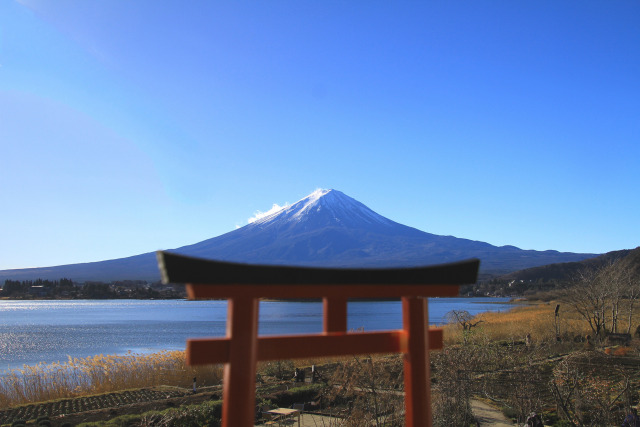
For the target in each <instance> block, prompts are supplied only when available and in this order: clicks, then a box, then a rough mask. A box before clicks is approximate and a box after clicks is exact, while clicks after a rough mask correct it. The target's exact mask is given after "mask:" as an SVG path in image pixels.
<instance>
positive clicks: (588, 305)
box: [565, 268, 611, 337]
mask: <svg viewBox="0 0 640 427" xmlns="http://www.w3.org/2000/svg"><path fill="white" fill-rule="evenodd" d="M610 294H611V290H610V288H609V287H608V286H606V282H605V281H604V275H603V274H602V270H601V269H590V268H586V269H583V270H581V271H580V272H579V273H578V275H577V276H576V277H575V278H574V279H573V286H571V287H570V288H569V289H568V290H567V293H566V295H565V300H566V301H565V302H566V303H567V304H569V305H570V306H572V307H573V308H575V310H576V311H577V312H578V313H579V314H580V315H581V316H582V317H583V318H584V319H585V320H586V321H587V323H589V327H590V328H591V331H592V332H593V333H594V335H595V336H597V337H601V336H602V335H603V334H604V333H605V332H606V326H607V322H606V318H607V313H606V310H607V302H608V301H609V298H610Z"/></svg>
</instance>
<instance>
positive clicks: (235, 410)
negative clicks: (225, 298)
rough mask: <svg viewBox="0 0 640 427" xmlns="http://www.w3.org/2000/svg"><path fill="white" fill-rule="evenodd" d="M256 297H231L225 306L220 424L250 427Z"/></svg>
mask: <svg viewBox="0 0 640 427" xmlns="http://www.w3.org/2000/svg"><path fill="white" fill-rule="evenodd" d="M258 307H259V300H258V299H257V298H252V297H250V296H245V297H238V298H232V299H230V300H229V302H228V308H227V338H228V341H229V346H228V347H229V351H228V357H229V359H228V362H227V363H226V364H225V366H224V397H223V403H222V425H223V427H236V426H238V427H240V426H246V427H248V426H252V425H253V420H254V415H255V408H254V405H255V390H256V364H257V362H258V360H257V354H258Z"/></svg>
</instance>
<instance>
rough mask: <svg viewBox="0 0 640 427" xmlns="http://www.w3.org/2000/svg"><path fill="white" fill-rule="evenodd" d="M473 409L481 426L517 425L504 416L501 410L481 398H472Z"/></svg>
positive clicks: (500, 426)
mask: <svg viewBox="0 0 640 427" xmlns="http://www.w3.org/2000/svg"><path fill="white" fill-rule="evenodd" d="M471 410H472V411H473V415H474V416H475V417H476V420H478V422H479V423H480V426H481V427H485V426H491V427H513V426H514V425H515V424H513V423H512V422H511V420H509V419H508V418H507V417H505V416H504V414H503V413H502V411H501V410H499V409H498V408H496V407H494V406H491V405H489V404H487V403H484V402H483V401H481V400H475V399H471Z"/></svg>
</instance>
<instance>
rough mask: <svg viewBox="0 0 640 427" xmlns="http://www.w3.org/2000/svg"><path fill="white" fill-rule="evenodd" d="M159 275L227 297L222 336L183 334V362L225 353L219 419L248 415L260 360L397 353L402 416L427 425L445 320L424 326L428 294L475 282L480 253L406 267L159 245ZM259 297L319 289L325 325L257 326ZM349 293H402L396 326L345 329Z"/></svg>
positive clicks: (249, 422) (227, 426)
mask: <svg viewBox="0 0 640 427" xmlns="http://www.w3.org/2000/svg"><path fill="white" fill-rule="evenodd" d="M157 256H158V264H159V266H160V271H161V273H162V280H163V282H164V283H185V284H187V294H188V296H189V298H190V299H199V298H201V299H206V298H221V299H227V300H228V308H227V335H226V337H225V338H204V339H202V338H201V339H190V340H188V341H187V352H186V353H187V356H186V357H187V364H189V365H205V364H215V363H224V379H223V383H224V392H223V406H222V425H223V427H249V426H253V422H254V406H255V378H256V365H257V362H258V361H261V360H280V359H296V358H309V357H325V356H342V355H352V354H373V353H402V354H403V355H404V389H405V425H406V426H407V427H418V426H431V395H430V390H431V386H430V373H429V350H433V349H440V348H442V330H441V329H429V327H428V322H429V318H428V311H427V297H447V296H449V297H451V296H457V295H458V287H459V285H462V284H469V283H475V281H476V279H477V276H478V267H479V265H480V261H479V260H477V259H472V260H469V261H463V262H458V263H453V264H442V265H435V266H428V267H412V268H384V269H381V268H374V269H343V268H311V267H282V266H270V265H251V264H238V263H228V262H220V261H210V260H203V259H198V258H191V257H186V256H182V255H176V254H172V253H168V252H163V251H159V252H158V253H157ZM260 298H284V299H286V298H322V299H323V306H324V319H323V328H324V331H323V332H322V333H320V334H312V335H290V336H286V335H285V336H269V337H259V336H258V305H259V301H260ZM349 298H359V299H362V298H401V299H402V329H400V330H397V331H384V332H365V333H349V332H347V300H348V299H349Z"/></svg>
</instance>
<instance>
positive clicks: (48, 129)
mask: <svg viewBox="0 0 640 427" xmlns="http://www.w3.org/2000/svg"><path fill="white" fill-rule="evenodd" d="M638 22H640V3H638V2H636V1H624V0H621V1H615V2H611V1H598V2H593V1H562V2H558V1H555V0H554V1H540V0H536V1H518V2H513V1H506V0H505V1H474V2H468V1H453V0H452V1H431V2H414V1H398V2H387V1H353V2H344V1H318V2H311V1H298V0H296V1H269V2H258V1H255V2H243V1H233V2H231V1H229V2H227V1H219V2H211V1H202V2H198V1H190V2H180V1H163V2H157V1H142V0H139V1H134V2H132V1H125V0H109V1H106V0H105V1H100V0H97V1H92V2H87V1H81V0H60V1H56V2H50V1H45V0H20V1H15V0H5V1H2V2H0V148H1V150H0V197H1V199H0V200H1V201H2V209H0V269H6V268H21V267H41V266H49V265H59V264H69V263H77V262H87V261H99V260H104V259H111V258H119V257H124V256H129V255H135V254H139V253H143V252H149V251H153V250H156V249H170V248H175V247H179V246H182V245H186V244H191V243H195V242H197V241H201V240H204V239H207V238H210V237H214V236H217V235H220V234H223V233H225V232H228V231H232V230H233V229H235V228H236V227H237V226H242V225H245V224H246V223H247V220H248V218H249V217H251V216H252V215H254V214H255V213H256V212H257V211H266V210H268V209H269V208H270V207H271V206H272V205H273V204H274V203H278V204H280V205H282V204H284V203H286V202H289V203H292V202H295V201H297V200H299V199H300V198H302V197H304V196H306V195H307V194H309V193H311V192H312V191H314V190H315V189H317V188H335V189H338V190H341V191H343V192H344V193H346V194H347V195H349V196H351V197H354V198H355V199H357V200H359V201H361V202H362V203H364V204H366V205H367V206H369V207H370V208H372V209H373V210H375V211H377V212H378V213H380V214H382V215H384V216H386V217H388V218H390V219H393V220H395V221H397V222H400V223H403V224H407V225H410V226H413V227H415V228H418V229H421V230H424V231H428V232H431V233H435V234H443V235H454V236H457V237H465V238H469V239H474V240H481V241H485V242H489V243H492V244H495V245H507V244H510V245H515V246H518V247H521V248H523V249H537V250H545V249H556V250H560V251H571V252H593V253H601V252H606V251H611V250H618V249H625V248H634V247H636V246H638V245H640V239H639V236H640V232H639V231H640V226H639V225H638V218H640V215H639V212H640V198H639V197H638V190H637V187H638V182H640V167H639V166H640V164H639V163H640V138H639V136H640V78H639V77H640V49H639V48H638V46H640V25H638Z"/></svg>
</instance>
